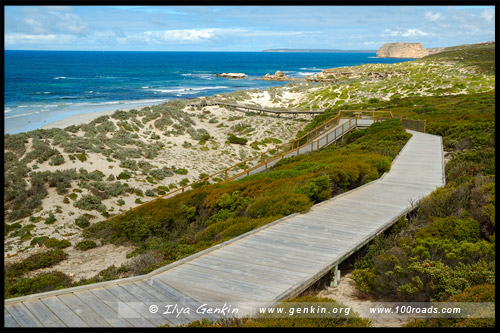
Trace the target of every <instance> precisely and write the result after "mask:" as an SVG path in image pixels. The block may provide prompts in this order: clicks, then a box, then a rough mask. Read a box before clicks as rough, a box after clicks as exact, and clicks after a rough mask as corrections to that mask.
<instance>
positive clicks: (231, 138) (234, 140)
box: [227, 134, 248, 145]
mask: <svg viewBox="0 0 500 333" xmlns="http://www.w3.org/2000/svg"><path fill="white" fill-rule="evenodd" d="M227 139H228V141H229V142H230V143H234V144H238V145H246V144H247V142H248V139H245V138H240V137H237V136H235V135H234V134H229V135H228V137H227Z"/></svg>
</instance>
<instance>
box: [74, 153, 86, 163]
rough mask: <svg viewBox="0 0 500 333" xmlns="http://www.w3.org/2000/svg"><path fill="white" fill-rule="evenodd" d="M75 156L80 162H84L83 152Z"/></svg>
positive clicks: (84, 155)
mask: <svg viewBox="0 0 500 333" xmlns="http://www.w3.org/2000/svg"><path fill="white" fill-rule="evenodd" d="M75 157H76V158H77V159H78V160H79V161H80V162H82V163H83V162H85V161H86V160H87V155H86V154H84V153H81V154H75Z"/></svg>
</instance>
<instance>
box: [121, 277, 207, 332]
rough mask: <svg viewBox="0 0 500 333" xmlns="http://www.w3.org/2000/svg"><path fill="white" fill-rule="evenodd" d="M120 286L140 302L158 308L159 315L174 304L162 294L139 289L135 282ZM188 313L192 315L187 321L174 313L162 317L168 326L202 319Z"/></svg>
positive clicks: (148, 289)
mask: <svg viewBox="0 0 500 333" xmlns="http://www.w3.org/2000/svg"><path fill="white" fill-rule="evenodd" d="M120 286H121V287H123V288H125V289H126V290H127V291H128V292H129V293H131V294H132V295H134V296H135V297H137V298H138V299H140V300H141V301H143V302H147V303H148V304H151V303H152V304H155V305H156V306H158V308H159V309H160V311H161V312H160V313H164V312H165V311H162V310H164V309H165V307H166V306H168V305H172V306H174V303H176V302H175V301H173V300H172V299H171V298H169V297H167V296H165V295H163V294H160V293H158V292H155V293H151V291H152V290H151V288H146V289H143V288H141V287H140V286H139V283H137V282H132V283H127V284H126V285H120ZM146 286H147V285H146ZM179 305H180V304H178V306H179ZM181 306H182V307H183V308H186V307H187V306H186V305H181ZM190 312H191V313H192V314H191V315H190V318H189V320H188V319H187V318H186V316H185V315H184V314H183V313H180V314H177V313H176V314H175V315H173V316H171V315H164V317H165V318H166V319H167V320H168V322H169V325H174V326H177V325H181V324H184V323H187V322H189V321H191V320H193V318H196V319H199V320H201V319H202V317H201V316H199V315H196V313H193V312H192V311H190Z"/></svg>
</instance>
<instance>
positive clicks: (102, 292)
mask: <svg viewBox="0 0 500 333" xmlns="http://www.w3.org/2000/svg"><path fill="white" fill-rule="evenodd" d="M91 292H92V293H93V294H94V295H96V296H97V297H98V298H99V299H100V300H101V301H103V302H104V303H105V304H106V305H108V306H109V307H111V308H112V309H113V310H114V311H115V312H117V313H118V317H119V318H123V316H122V315H121V313H120V311H123V313H124V314H125V315H127V317H126V319H127V321H128V322H130V323H131V324H132V325H134V326H136V327H152V326H155V325H154V324H153V323H151V322H150V321H149V320H147V319H145V318H144V317H143V316H142V315H141V314H139V313H137V311H135V310H134V309H132V308H131V307H129V306H128V305H127V301H123V300H121V299H120V298H118V297H116V296H115V295H113V294H112V293H111V292H110V291H108V290H107V288H106V289H105V288H96V289H92V290H91Z"/></svg>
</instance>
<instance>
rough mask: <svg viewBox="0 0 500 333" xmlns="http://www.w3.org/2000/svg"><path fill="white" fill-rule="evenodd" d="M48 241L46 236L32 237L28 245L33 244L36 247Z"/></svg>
mask: <svg viewBox="0 0 500 333" xmlns="http://www.w3.org/2000/svg"><path fill="white" fill-rule="evenodd" d="M47 239H49V237H48V236H40V237H34V238H33V239H32V240H31V242H30V245H31V246H33V245H35V244H38V245H43V243H44V242H45V241H46V240H47Z"/></svg>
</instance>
